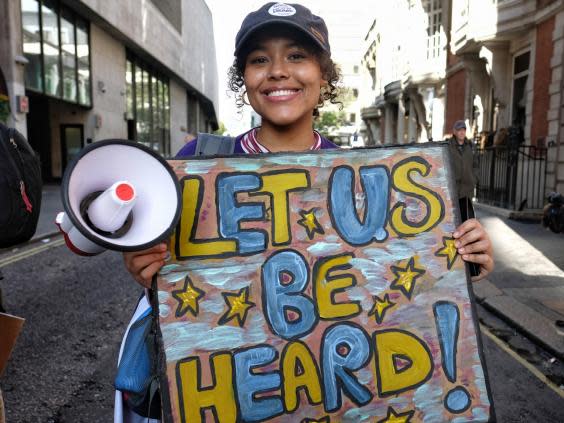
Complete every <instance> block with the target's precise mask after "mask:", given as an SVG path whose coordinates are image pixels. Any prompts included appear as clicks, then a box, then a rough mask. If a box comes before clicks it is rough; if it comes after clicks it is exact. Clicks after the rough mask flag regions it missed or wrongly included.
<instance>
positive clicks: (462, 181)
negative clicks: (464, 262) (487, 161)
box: [449, 120, 480, 276]
mask: <svg viewBox="0 0 564 423" xmlns="http://www.w3.org/2000/svg"><path fill="white" fill-rule="evenodd" d="M452 132H453V135H452V138H450V140H449V152H450V157H451V164H452V167H453V171H454V180H455V182H456V189H457V196H458V203H459V207H460V217H461V219H462V222H465V221H467V220H468V219H474V218H475V217H476V215H475V213H474V206H473V205H472V198H473V197H474V188H475V187H476V183H477V182H478V170H479V163H478V156H477V155H475V154H474V149H473V146H472V142H471V141H470V140H469V139H468V138H466V123H465V122H464V121H463V120H457V121H456V122H454V125H453V128H452ZM469 267H470V274H471V276H478V275H479V274H480V267H479V266H478V265H477V264H476V263H470V266H469Z"/></svg>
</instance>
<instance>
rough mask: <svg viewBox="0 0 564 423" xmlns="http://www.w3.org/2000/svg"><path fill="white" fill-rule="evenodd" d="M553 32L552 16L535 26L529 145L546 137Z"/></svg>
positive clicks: (535, 143)
mask: <svg viewBox="0 0 564 423" xmlns="http://www.w3.org/2000/svg"><path fill="white" fill-rule="evenodd" d="M553 31H554V16H553V17H552V18H550V19H548V20H546V21H544V22H542V23H541V24H539V25H538V26H537V41H536V49H535V51H536V54H535V58H534V60H535V71H534V78H535V79H534V82H533V92H534V97H533V113H532V120H531V144H533V145H537V144H538V143H539V140H541V139H544V138H545V137H546V136H547V135H548V120H547V112H548V110H549V108H550V96H549V92H548V88H549V85H550V83H551V79H552V69H551V66H550V60H551V58H552V54H553V41H552V33H553ZM541 142H542V141H541Z"/></svg>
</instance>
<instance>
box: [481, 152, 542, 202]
mask: <svg viewBox="0 0 564 423" xmlns="http://www.w3.org/2000/svg"><path fill="white" fill-rule="evenodd" d="M475 154H477V155H478V159H479V163H480V170H479V174H478V184H477V186H476V196H477V198H478V201H479V202H481V203H484V204H489V205H492V206H496V207H502V208H505V209H510V210H523V209H541V208H542V207H543V205H544V191H545V181H546V148H541V147H535V146H530V145H520V146H515V147H511V146H506V145H500V146H492V147H486V148H483V149H478V150H476V152H475Z"/></svg>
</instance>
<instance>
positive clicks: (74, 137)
mask: <svg viewBox="0 0 564 423" xmlns="http://www.w3.org/2000/svg"><path fill="white" fill-rule="evenodd" d="M82 147H84V126H83V125H61V149H62V151H61V153H62V154H61V157H62V159H63V163H62V165H63V172H64V171H65V169H66V167H67V165H68V164H69V162H70V161H71V160H72V159H74V158H75V157H76V156H77V155H78V153H79V151H80V150H82Z"/></svg>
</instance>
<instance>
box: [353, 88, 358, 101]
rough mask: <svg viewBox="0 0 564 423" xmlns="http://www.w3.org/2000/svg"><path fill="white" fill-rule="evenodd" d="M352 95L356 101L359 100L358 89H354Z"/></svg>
mask: <svg viewBox="0 0 564 423" xmlns="http://www.w3.org/2000/svg"><path fill="white" fill-rule="evenodd" d="M352 94H353V97H354V99H355V100H356V99H357V98H358V89H357V88H353V90H352Z"/></svg>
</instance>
